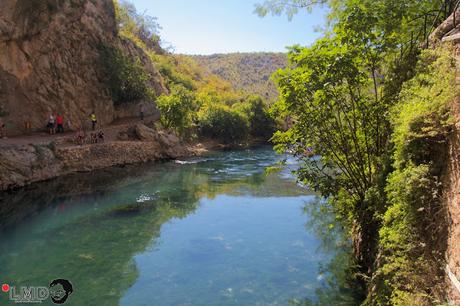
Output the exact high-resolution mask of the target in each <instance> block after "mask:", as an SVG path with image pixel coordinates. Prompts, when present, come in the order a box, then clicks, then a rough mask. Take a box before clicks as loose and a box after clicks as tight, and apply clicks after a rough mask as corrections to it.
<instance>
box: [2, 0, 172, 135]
mask: <svg viewBox="0 0 460 306" xmlns="http://www.w3.org/2000/svg"><path fill="white" fill-rule="evenodd" d="M101 43H104V44H110V45H113V46H115V47H118V48H120V49H122V50H123V51H124V52H125V53H126V55H131V56H137V57H139V58H140V59H141V61H142V62H143V63H144V66H145V68H146V70H147V71H148V72H149V73H150V75H151V86H152V87H153V88H154V89H155V91H156V93H157V94H161V93H163V92H165V91H166V89H165V87H164V85H163V83H162V80H161V76H160V75H159V73H158V71H157V70H156V69H155V67H154V66H153V65H152V63H151V62H150V61H149V60H148V58H147V57H146V55H145V54H144V53H143V51H142V50H140V49H139V48H136V47H135V46H134V44H133V43H131V42H130V41H127V40H122V39H120V38H119V37H118V36H117V25H116V19H115V12H114V6H113V2H112V0H40V1H31V0H2V1H0V115H3V120H4V121H5V122H6V124H7V127H8V130H9V132H10V134H21V133H22V132H23V126H24V122H25V121H30V122H31V125H32V128H33V129H37V130H40V129H43V128H44V125H45V124H46V119H47V117H48V115H49V114H50V113H51V112H53V113H54V112H60V113H62V114H63V115H64V117H65V118H66V119H70V120H71V122H72V123H74V124H80V123H85V122H87V121H88V116H89V114H90V112H92V111H95V112H96V115H97V116H98V120H99V122H100V123H101V124H102V125H105V124H108V123H110V122H112V121H113V120H114V119H115V118H116V117H125V116H132V115H135V114H136V112H137V110H138V108H136V107H131V109H127V110H126V109H123V107H121V108H118V109H115V107H114V104H113V102H112V99H111V97H110V94H109V92H108V90H107V85H106V83H105V78H106V77H105V76H104V73H103V72H102V68H101V65H100V61H99V52H98V46H99V45H100V44H101ZM150 105H151V106H150V109H147V111H150V112H151V113H157V111H156V108H155V107H154V104H150Z"/></svg>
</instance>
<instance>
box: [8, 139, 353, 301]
mask: <svg viewBox="0 0 460 306" xmlns="http://www.w3.org/2000/svg"><path fill="white" fill-rule="evenodd" d="M281 158H283V157H282V156H277V155H276V154H275V153H273V152H272V150H271V148H269V147H263V148H257V149H251V150H244V151H230V152H220V153H216V154H212V155H210V156H207V157H202V158H194V159H187V160H183V161H172V162H167V163H151V164H144V165H139V166H129V167H125V168H115V169H110V170H105V171H98V172H94V173H86V174H80V175H74V176H70V177H67V178H63V179H59V180H54V181H51V182H48V183H44V184H36V185H34V186H31V187H29V188H27V189H23V190H20V191H15V192H12V193H9V194H6V193H5V194H0V201H1V202H0V204H1V206H0V215H1V218H2V219H1V220H2V221H1V223H0V282H2V283H9V284H10V285H15V286H21V285H28V286H30V285H37V286H38V285H47V284H49V282H50V281H51V280H53V279H56V278H65V279H68V280H70V281H71V282H72V284H73V286H74V293H73V294H72V295H71V296H70V298H69V300H68V302H67V303H66V305H174V306H176V305H288V304H289V301H291V302H292V301H295V300H297V301H303V300H305V299H308V300H310V301H311V302H313V303H317V302H318V303H323V304H324V303H325V304H329V303H332V304H335V303H336V305H355V304H356V302H355V300H354V299H353V297H352V294H351V289H350V288H349V286H347V285H346V284H345V281H344V280H345V279H346V275H347V269H348V266H347V265H348V258H349V257H348V254H349V246H348V244H347V243H342V242H343V240H342V239H341V236H340V230H331V229H338V228H339V227H334V217H333V215H332V214H331V213H329V212H325V211H323V210H321V209H319V207H321V206H318V203H317V199H316V198H315V196H314V195H312V194H309V193H308V191H307V190H306V189H305V188H301V187H300V186H298V185H297V184H296V182H295V179H294V177H293V176H292V175H291V174H290V170H289V169H285V170H283V171H281V172H276V173H272V174H270V175H266V174H265V172H264V169H265V167H267V166H270V165H273V164H274V163H276V162H277V161H278V160H280V159H281ZM291 162H292V161H291ZM312 224H313V225H312ZM307 225H309V226H307ZM328 229H329V230H328ZM5 298H6V295H5V294H2V295H1V296H0V302H1V303H2V304H3V302H4V301H5ZM332 300H334V301H335V302H332Z"/></svg>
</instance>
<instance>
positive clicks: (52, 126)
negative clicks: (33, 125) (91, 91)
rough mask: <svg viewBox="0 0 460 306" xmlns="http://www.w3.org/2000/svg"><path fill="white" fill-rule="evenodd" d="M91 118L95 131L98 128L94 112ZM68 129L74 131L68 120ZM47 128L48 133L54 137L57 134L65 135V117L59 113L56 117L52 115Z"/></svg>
mask: <svg viewBox="0 0 460 306" xmlns="http://www.w3.org/2000/svg"><path fill="white" fill-rule="evenodd" d="M89 118H90V120H91V126H92V130H93V131H95V130H96V126H97V117H96V114H95V113H94V112H92V113H91V115H90V116H89ZM67 127H68V128H69V130H72V129H73V127H72V123H71V121H70V119H68V120H67ZM46 128H47V129H48V132H49V133H50V135H53V134H56V133H64V117H63V116H62V115H61V114H59V113H57V114H54V115H53V114H50V115H49V117H48V122H47V124H46Z"/></svg>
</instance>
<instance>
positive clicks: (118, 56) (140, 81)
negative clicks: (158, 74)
mask: <svg viewBox="0 0 460 306" xmlns="http://www.w3.org/2000/svg"><path fill="white" fill-rule="evenodd" d="M99 55H100V60H101V64H102V67H103V69H104V71H105V75H106V77H107V82H108V87H109V90H110V93H111V95H112V99H113V101H114V103H115V104H116V105H117V104H118V105H119V104H123V103H130V102H135V101H138V100H140V99H143V98H152V97H153V95H154V94H153V90H152V89H151V88H150V87H149V86H148V85H147V82H148V80H149V79H150V75H149V74H148V73H147V72H146V71H145V70H144V68H143V67H142V64H141V61H140V59H139V58H135V59H132V58H130V57H127V56H125V55H124V54H123V53H122V52H121V50H119V49H117V48H115V47H112V46H108V45H100V46H99Z"/></svg>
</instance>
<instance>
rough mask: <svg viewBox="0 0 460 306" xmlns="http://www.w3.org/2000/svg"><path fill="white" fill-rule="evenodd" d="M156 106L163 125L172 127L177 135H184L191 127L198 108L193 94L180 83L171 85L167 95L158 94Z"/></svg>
mask: <svg viewBox="0 0 460 306" xmlns="http://www.w3.org/2000/svg"><path fill="white" fill-rule="evenodd" d="M157 107H158V109H159V110H160V113H161V117H160V121H161V123H162V124H163V126H164V127H165V128H168V129H173V130H174V131H175V132H176V133H178V134H179V135H184V134H185V132H186V130H187V129H190V128H191V127H192V124H193V119H194V114H195V113H196V111H197V110H198V106H197V103H196V98H195V94H194V93H193V92H191V91H190V90H188V89H187V88H185V87H183V86H180V85H176V86H174V87H172V88H171V94H170V95H169V96H166V95H162V96H160V97H159V98H158V100H157Z"/></svg>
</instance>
